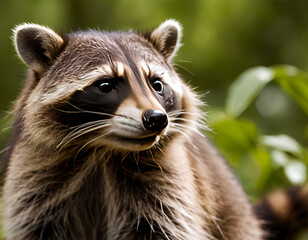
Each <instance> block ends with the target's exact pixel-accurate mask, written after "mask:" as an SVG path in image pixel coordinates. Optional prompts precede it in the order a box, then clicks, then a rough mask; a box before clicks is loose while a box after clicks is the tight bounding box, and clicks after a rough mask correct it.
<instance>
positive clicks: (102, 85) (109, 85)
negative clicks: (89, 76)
mask: <svg viewBox="0 0 308 240" xmlns="http://www.w3.org/2000/svg"><path fill="white" fill-rule="evenodd" d="M95 86H96V87H97V88H98V89H99V90H100V91H101V92H103V93H110V92H111V91H112V90H114V89H115V87H116V84H115V82H114V81H113V79H109V78H106V79H100V80H97V81H96V82H95Z"/></svg>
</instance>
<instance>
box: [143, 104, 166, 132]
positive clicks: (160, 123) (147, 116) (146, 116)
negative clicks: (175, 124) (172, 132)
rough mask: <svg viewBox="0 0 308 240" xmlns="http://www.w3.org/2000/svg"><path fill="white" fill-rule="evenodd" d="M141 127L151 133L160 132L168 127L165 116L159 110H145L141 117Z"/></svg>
mask: <svg viewBox="0 0 308 240" xmlns="http://www.w3.org/2000/svg"><path fill="white" fill-rule="evenodd" d="M142 122H143V126H144V128H145V129H146V130H150V131H153V132H156V131H162V130H163V129H164V128H165V127H167V125H168V118H167V115H166V114H165V113H164V112H163V111H161V110H152V109H151V110H147V111H145V112H144V113H143V117H142Z"/></svg>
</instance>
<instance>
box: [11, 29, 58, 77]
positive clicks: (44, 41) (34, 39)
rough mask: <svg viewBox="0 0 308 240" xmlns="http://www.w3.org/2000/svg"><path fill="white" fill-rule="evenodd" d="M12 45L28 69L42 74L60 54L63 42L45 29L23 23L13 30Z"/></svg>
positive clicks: (56, 35)
mask: <svg viewBox="0 0 308 240" xmlns="http://www.w3.org/2000/svg"><path fill="white" fill-rule="evenodd" d="M14 44H15V48H16V51H17V53H18V55H19V57H20V58H21V59H22V60H23V61H24V62H25V63H26V64H27V65H28V66H29V67H30V68H32V69H33V70H35V71H37V72H43V71H44V70H46V68H48V67H49V66H50V65H51V64H52V62H53V61H54V60H55V58H56V57H57V56H58V54H59V53H60V50H61V47H62V46H63V44H64V40H63V38H62V37H60V36H59V35H58V34H57V33H55V32H54V31H53V30H51V29H49V28H47V27H44V26H40V25H37V24H27V23H25V24H22V25H19V26H17V27H16V28H15V29H14Z"/></svg>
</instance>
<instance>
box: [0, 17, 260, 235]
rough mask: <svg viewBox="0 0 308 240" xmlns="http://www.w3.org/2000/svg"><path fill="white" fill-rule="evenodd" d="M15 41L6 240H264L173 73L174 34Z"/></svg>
mask: <svg viewBox="0 0 308 240" xmlns="http://www.w3.org/2000/svg"><path fill="white" fill-rule="evenodd" d="M14 33H15V35H14V37H15V45H16V50H17V52H18V54H19V56H20V58H21V59H22V60H23V61H24V62H25V63H26V64H27V65H28V66H29V70H28V77H27V79H26V82H25V86H24V88H23V91H22V93H21V95H20V97H19V99H18V100H17V102H16V105H15V109H14V113H15V121H14V124H13V127H14V131H13V134H12V138H11V141H10V143H9V145H8V151H7V154H6V157H5V159H6V172H5V181H4V189H3V216H4V229H5V235H6V239H8V240H13V239H14V240H19V239H20V240H21V239H29V240H30V239H50V240H53V239H57V240H61V239H63V240H66V239H67V240H68V239H87V240H88V239H90V240H91V239H93V240H94V239H102V240H117V239H121V240H124V239H125V240H126V239H128V240H130V239H132V240H133V239H137V240H138V239H140V240H142V239H156V240H158V239H161V240H162V239H164V240H165V239H169V240H184V239H185V240H187V239H192V240H202V239H204V240H212V239H213V240H215V239H216V240H220V239H229V240H261V239H263V234H262V231H261V228H260V223H259V221H258V220H257V218H256V217H255V216H254V214H253V211H252V208H251V206H250V204H249V202H248V200H247V197H246V196H245V194H244V193H243V191H242V189H241V186H240V185H239V184H238V182H237V180H236V179H235V177H234V176H233V175H232V173H231V171H230V170H229V168H228V166H227V165H226V164H225V162H224V160H223V159H222V158H221V157H220V156H219V154H217V152H216V150H215V148H214V147H213V146H212V145H211V144H210V143H208V141H207V140H206V138H205V137H204V136H203V135H202V133H201V132H202V130H204V129H206V127H205V126H204V125H203V121H204V119H203V117H202V113H201V110H200V106H201V105H202V103H201V101H200V100H199V97H198V95H197V94H196V93H195V92H194V91H193V90H192V89H191V88H190V87H189V86H188V85H187V84H186V83H185V82H184V81H183V80H182V79H181V78H180V77H179V75H178V74H177V73H176V71H175V70H174V68H173V63H172V60H173V57H174V56H175V54H176V52H177V51H178V49H179V47H180V45H181V43H180V39H181V35H182V28H181V26H180V24H179V23H177V22H176V21H174V20H167V21H165V22H164V23H162V24H161V25H160V26H159V27H158V28H156V29H154V30H153V31H151V32H148V33H145V34H141V33H137V32H132V31H131V32H103V31H94V30H88V31H80V32H73V33H69V34H65V35H60V34H57V33H56V32H54V31H53V30H51V29H49V28H46V27H43V26H40V25H35V24H23V25H20V26H18V27H17V28H16V29H15V31H14Z"/></svg>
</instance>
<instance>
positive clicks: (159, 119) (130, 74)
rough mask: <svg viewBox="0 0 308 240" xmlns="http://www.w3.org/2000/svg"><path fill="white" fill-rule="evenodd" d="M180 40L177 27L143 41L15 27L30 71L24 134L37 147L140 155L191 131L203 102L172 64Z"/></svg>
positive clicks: (124, 35) (167, 25) (132, 36)
mask: <svg viewBox="0 0 308 240" xmlns="http://www.w3.org/2000/svg"><path fill="white" fill-rule="evenodd" d="M181 35H182V28H181V25H180V24H179V23H178V22H176V21H174V20H167V21H165V22H163V23H162V24H161V25H160V26H159V27H158V28H156V29H155V30H153V31H151V32H149V33H146V34H140V33H136V32H132V31H130V32H103V31H94V30H88V31H79V32H73V33H69V34H65V35H60V34H57V33H56V32H54V31H53V30H51V29H49V28H46V27H43V26H40V25H35V24H23V25H20V26H18V27H17V28H16V29H15V45H16V49H17V52H18V54H19V56H20V58H21V59H22V60H23V61H24V62H25V63H26V64H27V65H28V66H29V67H30V69H31V70H30V71H31V72H32V77H30V78H29V79H28V81H27V83H26V85H27V86H26V87H25V89H26V90H24V92H23V94H24V95H25V96H26V97H25V96H24V97H23V98H22V99H23V101H22V103H20V105H22V106H23V107H22V108H21V107H20V108H21V109H19V111H22V112H23V116H24V117H23V135H24V136H28V137H29V138H30V141H32V142H33V143H34V144H36V145H40V146H42V145H47V146H51V145H52V146H57V147H59V148H62V147H71V146H73V145H74V146H81V147H82V148H88V147H93V146H94V147H109V148H111V149H113V150H119V151H142V150H146V149H150V148H152V147H153V146H155V145H159V143H160V141H161V139H166V138H167V137H168V136H171V135H172V134H174V133H175V132H185V131H187V132H188V131H190V130H189V128H192V127H191V126H190V125H191V124H192V123H193V122H194V120H195V115H194V114H195V112H197V108H196V105H197V102H198V100H197V99H196V97H195V95H194V93H193V92H192V91H191V90H190V89H189V87H188V86H187V85H186V84H184V83H183V81H182V80H181V79H180V78H179V76H178V74H177V73H176V72H175V70H174V68H173V65H172V59H173V57H174V56H175V54H176V52H177V51H178V49H179V47H180V46H181V43H180V40H181ZM188 99H189V100H188Z"/></svg>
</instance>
